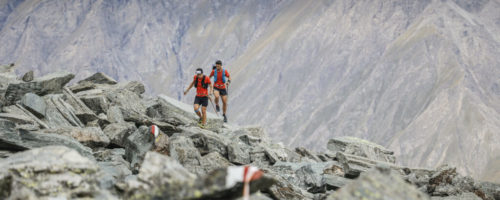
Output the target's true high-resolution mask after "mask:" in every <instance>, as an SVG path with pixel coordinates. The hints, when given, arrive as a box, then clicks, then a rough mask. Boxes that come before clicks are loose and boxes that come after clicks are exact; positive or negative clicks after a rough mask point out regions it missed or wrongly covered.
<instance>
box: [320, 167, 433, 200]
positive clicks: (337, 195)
mask: <svg viewBox="0 0 500 200" xmlns="http://www.w3.org/2000/svg"><path fill="white" fill-rule="evenodd" d="M327 199H328V200H334V199H339V200H349V199H353V200H354V199H408V200H423V199H429V197H428V196H427V194H425V193H423V192H421V191H419V190H418V189H417V188H416V187H415V186H413V185H410V184H408V183H407V182H405V181H404V180H403V178H402V177H401V176H400V175H399V173H397V172H394V171H392V170H390V169H389V168H386V167H377V168H376V169H374V170H371V171H369V172H367V173H363V174H362V175H361V176H360V177H359V178H358V179H356V180H355V181H353V182H351V183H349V184H347V185H346V186H344V187H343V188H341V189H339V190H338V191H337V192H334V193H332V195H330V196H328V198H327Z"/></svg>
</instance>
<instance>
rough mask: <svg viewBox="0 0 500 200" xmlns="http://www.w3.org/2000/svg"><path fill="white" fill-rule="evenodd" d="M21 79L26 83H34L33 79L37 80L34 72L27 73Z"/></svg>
mask: <svg viewBox="0 0 500 200" xmlns="http://www.w3.org/2000/svg"><path fill="white" fill-rule="evenodd" d="M21 79H22V80H23V81H24V82H31V81H33V79H35V74H34V72H33V70H30V71H29V72H26V73H25V74H24V75H23V77H22V78H21Z"/></svg>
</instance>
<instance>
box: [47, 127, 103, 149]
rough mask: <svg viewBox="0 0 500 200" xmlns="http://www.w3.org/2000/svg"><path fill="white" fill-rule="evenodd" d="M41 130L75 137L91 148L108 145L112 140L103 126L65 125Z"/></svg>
mask: <svg viewBox="0 0 500 200" xmlns="http://www.w3.org/2000/svg"><path fill="white" fill-rule="evenodd" d="M41 132H43V133H52V134H58V135H64V136H68V137H73V138H75V139H76V140H78V141H79V142H80V143H82V144H83V145H85V146H88V147H91V148H96V147H106V146H108V145H109V142H110V139H109V138H108V136H106V135H105V134H104V132H103V131H102V130H101V128H98V127H85V128H77V127H63V128H56V129H44V130H42V131H41Z"/></svg>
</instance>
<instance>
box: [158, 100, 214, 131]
mask: <svg viewBox="0 0 500 200" xmlns="http://www.w3.org/2000/svg"><path fill="white" fill-rule="evenodd" d="M158 101H159V103H160V105H161V113H162V114H163V116H162V117H163V118H172V119H175V120H176V121H178V123H179V124H184V125H188V124H189V125H196V123H197V121H198V116H196V114H195V113H194V111H193V107H192V106H191V105H187V104H185V103H182V102H179V101H177V100H175V99H173V98H170V97H168V96H165V95H160V96H159V98H158ZM223 124H224V122H223V119H222V118H221V117H218V116H216V115H215V114H213V113H211V112H207V125H206V129H208V130H211V131H218V130H219V129H220V128H222V125H223Z"/></svg>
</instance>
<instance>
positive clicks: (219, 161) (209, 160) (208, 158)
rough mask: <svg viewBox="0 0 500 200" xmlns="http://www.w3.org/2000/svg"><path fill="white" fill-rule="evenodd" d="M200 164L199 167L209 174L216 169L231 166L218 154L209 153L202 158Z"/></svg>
mask: <svg viewBox="0 0 500 200" xmlns="http://www.w3.org/2000/svg"><path fill="white" fill-rule="evenodd" d="M200 162H201V167H202V168H203V170H204V171H205V172H206V173H210V172H212V171H214V170H217V169H225V168H227V167H229V166H232V165H233V164H231V163H230V162H229V161H228V160H227V159H226V158H224V157H223V156H222V155H220V154H219V153H218V152H211V153H209V154H207V155H205V156H203V157H202V158H201V161H200Z"/></svg>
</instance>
